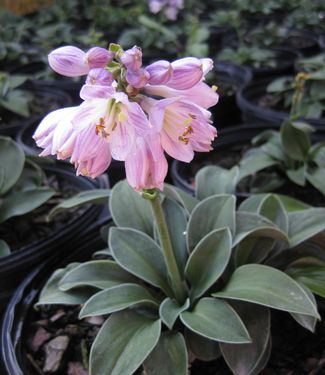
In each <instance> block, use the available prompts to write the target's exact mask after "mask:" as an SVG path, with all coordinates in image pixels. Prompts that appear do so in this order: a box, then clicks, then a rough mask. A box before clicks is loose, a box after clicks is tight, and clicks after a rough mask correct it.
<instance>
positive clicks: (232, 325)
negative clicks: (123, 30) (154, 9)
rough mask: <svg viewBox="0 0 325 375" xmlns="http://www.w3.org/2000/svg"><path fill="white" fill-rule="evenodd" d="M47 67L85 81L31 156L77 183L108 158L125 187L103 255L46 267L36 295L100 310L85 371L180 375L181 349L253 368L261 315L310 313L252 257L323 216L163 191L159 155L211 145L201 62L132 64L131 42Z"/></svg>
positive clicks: (265, 341)
mask: <svg viewBox="0 0 325 375" xmlns="http://www.w3.org/2000/svg"><path fill="white" fill-rule="evenodd" d="M49 59H50V65H51V67H52V68H53V69H54V70H56V71H57V72H59V73H61V74H64V75H67V76H71V77H73V76H81V75H87V78H86V84H85V85H84V86H83V88H82V90H81V98H82V99H83V102H82V104H81V105H80V106H78V107H73V108H64V109H60V110H57V111H54V112H52V113H50V114H49V115H47V116H46V117H45V119H43V121H42V122H41V124H40V125H39V127H38V129H37V130H36V132H35V134H34V138H35V139H36V141H37V144H38V145H39V146H40V147H42V148H43V149H44V151H43V152H42V155H49V154H56V155H57V157H58V158H62V159H68V158H70V162H71V163H73V164H74V165H75V168H76V169H77V174H82V175H88V176H91V177H96V176H98V175H99V174H101V173H103V172H104V171H105V170H106V169H107V168H108V166H109V164H110V161H111V158H112V157H113V158H114V159H117V160H122V161H125V168H126V177H127V182H126V181H123V182H120V183H118V184H117V185H116V186H115V187H114V188H113V190H112V191H111V193H110V197H109V207H110V211H111V213H112V217H113V220H114V223H115V227H112V228H111V229H109V230H108V250H107V252H108V253H109V259H107V260H94V261H90V262H86V263H83V264H70V265H68V266H67V267H66V268H64V269H59V270H57V271H56V272H55V273H54V274H53V275H52V277H51V278H50V279H49V281H48V282H47V284H46V285H45V287H44V289H43V290H42V292H41V295H40V299H39V304H40V305H42V304H46V305H48V304H58V303H59V304H68V305H69V304H72V305H75V304H79V305H81V311H80V318H85V317H89V316H96V315H105V316H108V318H107V320H106V321H105V323H104V324H103V326H102V328H101V329H100V331H99V333H98V335H97V337H96V339H95V341H94V343H93V345H92V349H91V352H90V359H89V361H90V365H89V367H90V373H91V374H92V375H99V374H102V375H106V374H107V375H112V374H114V375H128V374H133V373H134V372H135V371H136V370H137V369H138V368H139V367H140V366H141V365H142V366H143V368H144V370H145V373H146V374H156V373H159V374H170V375H186V374H187V371H188V362H189V358H190V356H189V355H188V353H189V352H190V353H192V354H193V355H194V356H195V357H197V358H202V359H206V360H211V359H214V358H217V357H218V356H219V355H220V353H222V355H223V356H224V358H225V359H226V361H227V363H228V364H229V366H230V368H231V369H232V370H233V372H235V373H239V372H240V371H242V369H243V368H244V369H245V373H251V374H254V373H258V372H259V371H260V370H261V369H262V368H263V367H264V366H265V363H266V361H267V359H268V356H269V353H270V349H271V342H270V311H269V309H270V308H274V309H278V310H282V311H287V312H289V313H290V314H292V315H293V317H294V319H296V320H297V321H298V322H299V323H300V324H302V325H303V326H304V327H307V328H309V329H311V330H313V328H314V325H315V322H316V320H317V319H319V314H318V312H317V306H316V303H315V300H314V297H313V294H312V292H311V289H310V288H308V287H306V286H305V284H301V283H299V282H297V281H295V280H294V278H292V277H290V276H289V275H288V274H287V273H285V272H283V271H281V270H279V269H277V268H275V267H272V266H270V265H266V264H261V262H264V263H265V262H266V261H267V260H268V257H269V256H270V255H274V256H275V255H277V254H278V252H280V251H282V250H283V251H284V250H286V249H289V250H291V249H292V248H293V247H294V248H296V247H297V246H298V245H302V244H303V243H304V242H305V241H306V240H308V239H310V238H311V237H313V236H314V235H316V234H318V233H319V232H320V231H322V229H323V227H324V224H323V223H324V215H325V212H324V209H313V208H308V209H307V208H306V206H304V205H303V207H302V211H298V213H296V212H293V213H291V212H289V211H290V210H291V209H292V205H297V206H298V209H301V205H302V204H301V203H299V202H298V203H297V202H296V203H295V201H294V202H292V201H291V200H290V199H289V202H288V201H287V200H284V202H283V201H282V199H280V198H277V197H273V196H272V197H271V198H270V199H268V200H267V202H266V203H265V205H264V201H263V204H262V206H263V207H262V208H261V211H259V210H258V211H257V208H256V204H249V205H248V208H247V209H244V208H243V209H242V210H241V211H238V212H236V198H235V196H233V195H231V194H227V193H224V194H212V195H211V196H210V195H206V192H208V191H209V189H210V188H209V187H208V186H203V188H202V187H201V188H200V187H198V192H200V193H198V195H197V198H194V197H191V196H189V195H187V194H185V193H183V192H182V191H180V190H178V189H175V188H173V187H170V186H168V185H166V184H164V179H165V177H166V174H167V171H168V164H167V161H166V157H165V154H164V153H165V152H166V153H168V154H169V155H170V156H171V157H174V158H175V159H178V160H182V161H187V162H189V161H191V160H192V158H193V156H194V152H195V151H198V152H208V151H209V150H211V143H212V141H213V139H214V138H215V137H216V130H215V128H214V127H213V126H212V125H211V121H210V116H211V114H210V112H209V111H208V108H209V107H211V106H212V105H214V104H215V103H216V102H217V99H218V96H217V94H216V93H215V91H214V90H213V89H211V88H210V87H209V86H208V85H207V84H206V83H204V79H205V75H206V74H207V73H208V72H209V71H210V70H211V69H212V61H211V60H210V59H197V58H193V57H192V58H184V59H180V60H176V61H174V62H172V63H169V62H167V61H158V62H156V63H153V64H151V65H149V66H147V67H142V51H141V50H140V49H139V48H137V47H133V48H132V49H130V50H127V51H124V50H123V49H122V48H121V46H118V45H116V44H111V45H110V47H109V50H104V49H103V48H99V47H93V48H91V49H90V50H88V51H87V52H84V51H82V50H80V49H78V48H76V47H72V46H66V47H61V48H59V49H57V50H55V51H53V52H52V53H51V54H50V56H49ZM220 177H221V176H220ZM222 181H223V179H219V181H218V183H219V184H220V183H221V182H222ZM225 181H226V180H225ZM220 189H224V188H223V187H220ZM202 191H203V193H202ZM77 203H78V204H79V203H80V201H78V200H77ZM66 206H71V201H70V203H69V204H67V205H66ZM61 208H63V207H61ZM306 217H308V225H306V224H307V223H306ZM259 239H261V240H263V241H264V242H265V243H264V244H261V245H260V244H257V243H256V242H255V241H256V240H259ZM255 246H256V248H255ZM240 247H241V248H243V250H237V249H238V248H240ZM251 249H252V250H251ZM258 249H261V252H260V253H258V254H257V256H258V261H253V262H250V261H249V262H246V261H245V257H244V254H246V255H247V257H248V259H251V258H252V257H253V255H252V254H251V253H252V252H253V253H255V252H256V251H257V250H258ZM237 253H239V254H240V256H241V257H240V259H241V260H240V262H239V261H238V259H237V256H236V254H237ZM316 253H317V251H316ZM262 255H263V256H262ZM319 258H320V259H319V263H320V265H322V264H321V262H322V261H323V260H322V259H321V255H320V256H319ZM317 259H318V258H317ZM246 263H248V264H246ZM295 272H296V274H295V275H297V273H298V274H299V272H298V271H297V270H295ZM300 275H301V274H300ZM309 276H310V275H309ZM300 277H301V276H300ZM310 277H312V276H310ZM301 282H302V283H304V279H301ZM191 357H192V356H191Z"/></svg>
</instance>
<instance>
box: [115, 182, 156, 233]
mask: <svg viewBox="0 0 325 375" xmlns="http://www.w3.org/2000/svg"><path fill="white" fill-rule="evenodd" d="M109 207H110V211H111V213H112V217H113V220H114V222H115V224H116V225H117V226H119V227H129V228H134V229H138V230H140V231H142V232H145V233H147V234H148V235H149V236H153V223H154V220H153V216H152V212H151V207H150V203H149V202H148V201H147V200H146V199H143V198H142V197H141V195H140V194H139V193H136V192H135V191H134V190H133V189H132V188H131V187H130V186H129V184H128V183H127V182H126V181H120V182H119V183H117V184H116V185H115V186H114V187H113V189H112V191H111V198H110V201H109Z"/></svg>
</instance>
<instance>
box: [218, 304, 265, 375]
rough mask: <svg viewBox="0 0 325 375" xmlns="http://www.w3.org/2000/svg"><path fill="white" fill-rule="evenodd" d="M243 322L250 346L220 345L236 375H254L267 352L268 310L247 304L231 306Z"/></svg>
mask: <svg viewBox="0 0 325 375" xmlns="http://www.w3.org/2000/svg"><path fill="white" fill-rule="evenodd" d="M233 307H234V308H235V310H236V311H237V313H238V314H239V316H240V317H241V319H242V320H243V322H244V324H245V326H246V328H247V330H248V332H249V335H250V337H251V338H252V342H251V343H250V344H236V345H234V344H225V343H220V349H221V352H222V355H223V357H224V359H225V360H226V362H227V364H228V366H229V367H230V368H231V370H232V372H233V373H234V374H236V375H249V374H254V373H255V369H256V368H257V367H258V366H259V364H260V362H261V360H262V359H263V355H264V353H265V352H266V351H267V348H268V343H269V339H270V323H271V322H270V310H269V309H268V308H266V307H263V306H256V305H251V304H249V303H238V302H237V303H235V304H234V305H233Z"/></svg>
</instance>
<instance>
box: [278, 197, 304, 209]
mask: <svg viewBox="0 0 325 375" xmlns="http://www.w3.org/2000/svg"><path fill="white" fill-rule="evenodd" d="M277 197H278V198H279V199H280V201H281V202H282V204H283V206H284V208H285V210H286V211H287V212H294V211H301V210H305V209H307V208H310V207H311V206H309V205H308V204H306V203H304V202H302V201H300V200H298V199H295V198H292V197H289V196H286V195H281V194H277Z"/></svg>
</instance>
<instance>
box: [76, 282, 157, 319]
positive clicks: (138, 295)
mask: <svg viewBox="0 0 325 375" xmlns="http://www.w3.org/2000/svg"><path fill="white" fill-rule="evenodd" d="M135 305H152V306H153V307H156V308H157V307H158V306H159V302H158V300H157V299H156V298H154V297H153V296H152V295H151V294H150V293H149V291H148V290H147V289H146V288H144V287H143V286H141V285H137V284H121V285H117V286H115V287H112V288H110V289H106V290H102V291H101V292H98V293H96V294H94V295H93V296H92V297H91V298H90V299H89V300H88V301H87V302H86V303H85V305H84V306H83V308H82V309H81V311H80V314H79V317H80V318H84V317H86V316H97V315H106V314H111V313H113V312H116V311H121V310H125V309H127V308H128V307H132V306H135Z"/></svg>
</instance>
